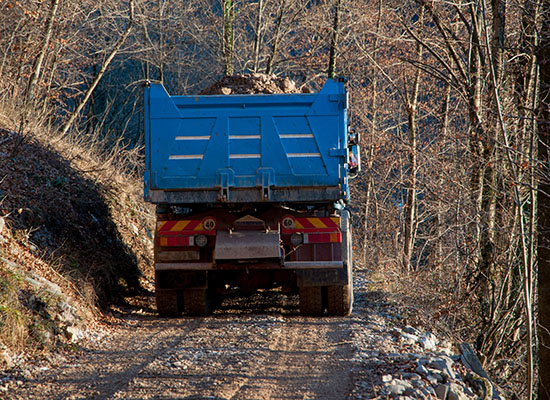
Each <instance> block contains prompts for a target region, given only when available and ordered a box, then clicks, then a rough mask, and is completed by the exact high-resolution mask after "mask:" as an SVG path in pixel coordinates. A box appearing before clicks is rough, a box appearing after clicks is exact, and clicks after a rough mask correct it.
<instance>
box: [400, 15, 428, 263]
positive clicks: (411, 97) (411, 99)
mask: <svg viewBox="0 0 550 400" xmlns="http://www.w3.org/2000/svg"><path fill="white" fill-rule="evenodd" d="M423 21H424V6H421V11H420V19H419V22H418V23H419V24H420V25H422V23H423ZM416 60H418V61H420V60H422V46H421V45H420V43H417V44H416ZM419 88H420V69H419V68H417V69H416V71H415V75H414V83H413V87H412V92H411V93H410V94H408V93H407V91H406V93H405V94H406V100H407V104H406V105H405V107H406V110H407V118H408V123H409V127H408V128H409V144H408V145H409V176H408V184H407V200H406V204H405V226H404V229H403V260H402V261H403V268H404V269H405V270H407V271H411V270H412V269H413V267H412V265H411V258H412V252H413V248H414V238H415V229H414V227H415V221H416V170H417V154H416V141H417V138H416V136H417V125H416V108H417V103H418V91H419ZM405 89H406V86H405Z"/></svg>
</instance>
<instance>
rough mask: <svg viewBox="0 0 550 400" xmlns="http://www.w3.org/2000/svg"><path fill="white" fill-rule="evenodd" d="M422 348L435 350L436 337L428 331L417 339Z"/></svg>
mask: <svg viewBox="0 0 550 400" xmlns="http://www.w3.org/2000/svg"><path fill="white" fill-rule="evenodd" d="M418 342H419V343H420V345H421V346H422V347H423V348H424V350H428V351H430V350H435V346H436V342H437V339H436V337H435V336H434V335H433V334H431V333H430V332H428V333H426V334H424V335H423V336H422V337H421V338H420V340H419V341H418Z"/></svg>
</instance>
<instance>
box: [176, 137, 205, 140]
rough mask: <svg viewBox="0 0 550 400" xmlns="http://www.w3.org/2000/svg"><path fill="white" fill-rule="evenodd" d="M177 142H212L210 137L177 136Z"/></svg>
mask: <svg viewBox="0 0 550 400" xmlns="http://www.w3.org/2000/svg"><path fill="white" fill-rule="evenodd" d="M176 140H210V136H176Z"/></svg>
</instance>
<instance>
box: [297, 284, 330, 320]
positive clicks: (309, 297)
mask: <svg viewBox="0 0 550 400" xmlns="http://www.w3.org/2000/svg"><path fill="white" fill-rule="evenodd" d="M323 308H324V307H323V290H322V287H321V286H305V287H301V288H300V313H301V314H302V315H316V316H319V315H322V314H323Z"/></svg>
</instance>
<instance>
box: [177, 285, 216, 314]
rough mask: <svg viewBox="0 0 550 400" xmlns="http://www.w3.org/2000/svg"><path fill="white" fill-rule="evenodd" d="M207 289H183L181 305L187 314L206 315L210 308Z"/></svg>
mask: <svg viewBox="0 0 550 400" xmlns="http://www.w3.org/2000/svg"><path fill="white" fill-rule="evenodd" d="M211 303H212V302H211V299H210V293H209V290H208V289H184V291H183V307H184V310H185V313H186V314H188V315H207V314H209V313H210V312H211V310H212V304H211Z"/></svg>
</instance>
